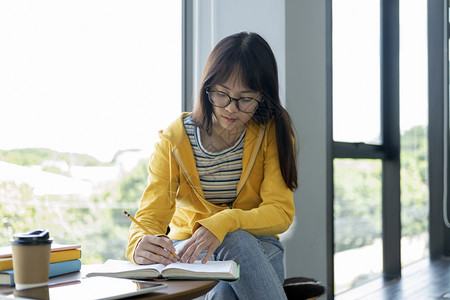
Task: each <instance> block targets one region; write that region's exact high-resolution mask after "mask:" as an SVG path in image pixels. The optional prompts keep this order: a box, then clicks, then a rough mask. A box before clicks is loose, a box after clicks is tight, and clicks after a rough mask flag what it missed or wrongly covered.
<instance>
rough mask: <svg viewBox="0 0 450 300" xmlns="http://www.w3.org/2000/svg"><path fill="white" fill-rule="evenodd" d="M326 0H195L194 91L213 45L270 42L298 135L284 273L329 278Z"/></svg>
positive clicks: (281, 86)
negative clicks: (254, 38) (239, 36)
mask: <svg viewBox="0 0 450 300" xmlns="http://www.w3.org/2000/svg"><path fill="white" fill-rule="evenodd" d="M325 1H326V0H286V1H284V0H245V1H242V0H210V1H205V0H194V20H196V24H194V50H195V51H194V52H196V53H197V55H196V57H195V58H194V65H195V67H194V71H195V72H196V75H195V80H194V90H195V91H197V90H198V85H199V81H200V77H201V72H202V70H203V66H204V64H205V61H206V58H207V56H208V55H209V53H210V51H211V50H212V48H213V46H214V45H215V44H216V43H217V42H218V41H219V40H220V39H222V38H223V37H225V36H227V35H229V34H232V33H235V32H239V31H255V32H258V33H259V34H261V35H262V36H263V37H264V38H265V39H266V40H267V41H268V43H269V44H270V45H271V47H272V49H273V51H274V53H275V56H276V59H277V62H278V67H279V76H280V94H281V95H280V96H281V98H282V101H284V103H283V104H285V106H286V108H287V109H288V111H289V113H290V115H291V117H292V119H293V121H294V125H295V127H296V130H297V132H298V135H299V137H300V155H299V163H298V166H299V189H298V190H297V191H296V192H295V203H296V215H295V220H294V224H293V226H291V229H290V230H289V231H288V232H287V233H285V234H283V235H282V236H281V239H282V241H283V243H284V244H285V246H286V275H287V277H293V276H306V277H313V278H315V279H317V280H319V281H321V282H323V283H326V282H327V256H326V255H327V254H326V253H327V252H326V249H327V241H326V237H327V232H326V225H327V222H326V209H327V208H326V197H327V194H326V190H327V189H326V187H327V181H326V167H327V164H326V161H327V160H326V158H327V156H326V105H325V104H326V64H325V61H326V60H325Z"/></svg>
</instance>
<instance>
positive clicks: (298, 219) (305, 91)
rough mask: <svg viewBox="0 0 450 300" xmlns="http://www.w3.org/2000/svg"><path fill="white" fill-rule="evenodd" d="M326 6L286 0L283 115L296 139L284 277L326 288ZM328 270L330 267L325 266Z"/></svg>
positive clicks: (319, 2) (315, 1)
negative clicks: (296, 184) (291, 124)
mask: <svg viewBox="0 0 450 300" xmlns="http://www.w3.org/2000/svg"><path fill="white" fill-rule="evenodd" d="M325 2H326V0H286V98H287V105H286V107H287V109H288V111H289V113H290V115H291V117H292V119H293V121H294V125H295V127H296V130H297V132H298V135H299V138H300V142H299V144H300V152H299V162H298V167H299V173H298V175H299V188H298V190H297V191H296V192H295V196H294V197H295V205H296V214H295V220H294V225H293V226H292V227H291V229H290V231H291V232H290V235H291V236H290V238H289V239H287V240H286V242H285V243H286V261H287V264H286V265H287V275H288V276H298V275H302V276H307V277H313V278H315V279H317V280H319V281H321V282H322V283H324V284H325V283H326V282H327V247H330V246H331V245H327V205H326V202H327V172H326V170H327V152H326V151H327V144H326V143H327V138H326V137H327V130H326V124H327V122H326V91H327V86H326V44H325V41H326V32H325V24H326V22H325V21H326V14H325V12H326V10H325ZM328 267H331V266H328Z"/></svg>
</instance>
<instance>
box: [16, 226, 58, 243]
mask: <svg viewBox="0 0 450 300" xmlns="http://www.w3.org/2000/svg"><path fill="white" fill-rule="evenodd" d="M52 242H53V239H51V238H50V234H49V232H48V230H34V231H30V232H26V233H18V234H15V235H14V239H13V240H11V244H12V245H43V244H51V243H52Z"/></svg>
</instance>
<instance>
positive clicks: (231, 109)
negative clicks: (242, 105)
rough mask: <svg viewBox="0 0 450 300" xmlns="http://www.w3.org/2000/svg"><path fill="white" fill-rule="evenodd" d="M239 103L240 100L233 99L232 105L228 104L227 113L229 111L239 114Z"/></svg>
mask: <svg viewBox="0 0 450 300" xmlns="http://www.w3.org/2000/svg"><path fill="white" fill-rule="evenodd" d="M237 102H238V100H236V99H231V102H230V104H228V105H227V106H226V107H225V109H226V110H227V111H229V112H233V113H234V112H238V111H239V109H238V108H237V105H238V104H237Z"/></svg>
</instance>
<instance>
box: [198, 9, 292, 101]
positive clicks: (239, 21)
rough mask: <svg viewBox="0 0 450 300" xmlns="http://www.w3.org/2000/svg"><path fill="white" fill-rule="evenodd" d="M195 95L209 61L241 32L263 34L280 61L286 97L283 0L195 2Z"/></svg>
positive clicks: (282, 85) (280, 71)
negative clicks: (223, 42)
mask: <svg viewBox="0 0 450 300" xmlns="http://www.w3.org/2000/svg"><path fill="white" fill-rule="evenodd" d="M193 10H194V11H193V14H194V53H195V54H194V55H195V56H194V73H195V78H194V95H197V94H198V92H197V91H198V87H199V86H200V79H201V75H202V72H203V67H204V66H205V62H206V59H207V58H208V55H209V53H210V52H211V50H212V49H213V47H214V46H215V45H216V44H217V43H218V42H219V41H220V40H221V39H222V38H224V37H226V36H228V35H230V34H233V33H237V32H240V31H252V32H256V33H258V34H260V35H261V36H262V37H263V38H264V39H265V40H266V41H267V42H268V43H269V45H270V46H271V47H272V50H273V52H274V54H275V57H276V59H277V63H278V68H279V79H280V96H281V99H282V100H281V101H283V102H284V98H285V97H284V96H285V82H286V79H285V43H284V40H285V38H284V32H285V29H284V25H285V21H284V12H285V4H284V0H245V1H243V0H210V1H206V0H194V2H193Z"/></svg>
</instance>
